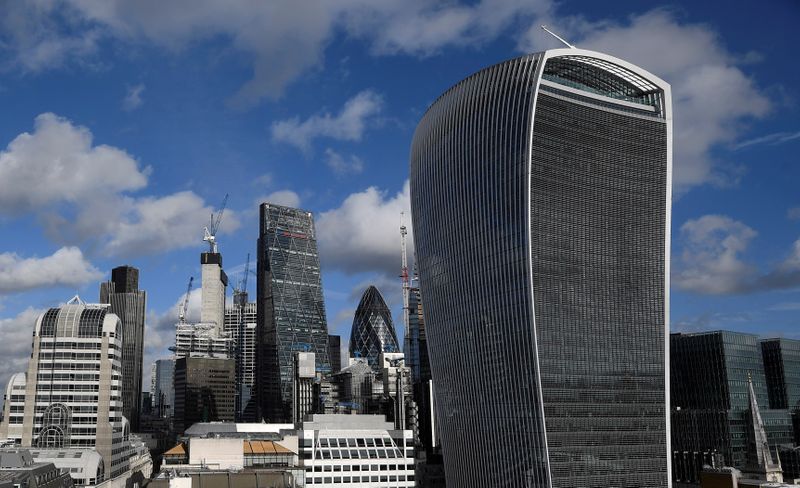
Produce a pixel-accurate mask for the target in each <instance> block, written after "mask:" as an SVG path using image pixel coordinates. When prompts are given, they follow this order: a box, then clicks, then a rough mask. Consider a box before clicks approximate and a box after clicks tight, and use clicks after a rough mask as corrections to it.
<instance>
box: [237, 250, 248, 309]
mask: <svg viewBox="0 0 800 488" xmlns="http://www.w3.org/2000/svg"><path fill="white" fill-rule="evenodd" d="M249 274H250V253H247V261H245V263H244V274H243V275H242V279H241V280H239V285H238V287H236V286H234V287H233V301H234V303H236V305H238V306H240V307H242V308H244V306H245V305H247V277H248V275H249Z"/></svg>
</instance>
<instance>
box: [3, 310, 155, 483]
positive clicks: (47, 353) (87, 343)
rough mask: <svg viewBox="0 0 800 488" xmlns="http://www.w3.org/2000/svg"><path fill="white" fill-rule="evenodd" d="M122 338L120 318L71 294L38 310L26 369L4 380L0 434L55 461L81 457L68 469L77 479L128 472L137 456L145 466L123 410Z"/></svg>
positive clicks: (37, 455)
mask: <svg viewBox="0 0 800 488" xmlns="http://www.w3.org/2000/svg"><path fill="white" fill-rule="evenodd" d="M122 345H123V324H122V322H121V321H120V319H119V317H117V316H116V315H115V314H113V313H111V312H110V311H109V306H108V305H107V304H87V303H84V302H83V301H81V300H80V298H78V297H77V296H76V297H75V298H73V299H72V300H70V301H69V302H68V303H67V304H66V305H64V306H61V307H58V308H51V309H49V310H48V311H47V312H45V313H43V314H42V315H40V316H39V318H38V319H37V320H36V324H35V326H34V330H33V351H32V354H31V359H30V361H28V370H27V373H26V374H17V375H14V376H13V377H12V379H11V383H10V384H9V388H8V391H9V393H10V395H9V398H8V402H7V403H6V406H5V412H4V413H5V415H4V419H3V422H2V423H0V438H5V439H9V440H13V441H15V442H16V443H17V444H19V445H21V446H22V447H26V448H35V449H33V450H32V451H33V453H34V457H35V458H37V459H43V458H47V459H49V458H54V459H56V461H54V462H55V464H56V466H57V467H59V468H64V467H65V465H64V464H61V460H62V459H73V458H74V459H82V460H84V458H86V460H85V462H82V464H81V466H82V467H81V469H80V470H79V471H72V470H70V474H71V475H72V476H73V478H75V479H76V480H80V481H81V483H80V484H82V485H94V484H99V483H101V482H102V481H104V480H110V479H112V478H119V477H129V476H130V470H131V468H132V467H133V464H134V461H133V459H134V458H136V457H138V458H140V460H141V461H142V462H143V463H144V464H150V468H152V464H151V462H150V460H149V455H146V459H143V458H141V455H140V454H137V448H136V446H135V445H134V443H133V437H131V436H130V424H129V423H128V420H127V419H126V418H125V417H124V415H123V406H124V403H123V400H122V393H123V390H122V386H123V367H122V354H123V351H122ZM144 452H145V453H146V450H145V451H144ZM84 454H86V456H84ZM66 462H68V461H66ZM120 479H121V480H122V481H123V484H124V480H125V478H120Z"/></svg>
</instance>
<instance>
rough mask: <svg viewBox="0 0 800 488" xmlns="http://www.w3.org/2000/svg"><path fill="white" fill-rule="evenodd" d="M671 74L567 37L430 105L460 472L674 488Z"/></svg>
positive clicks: (449, 449)
mask: <svg viewBox="0 0 800 488" xmlns="http://www.w3.org/2000/svg"><path fill="white" fill-rule="evenodd" d="M671 119H672V108H671V96H670V88H669V85H668V84H666V83H665V82H663V81H662V80H660V79H658V78H657V77H655V76H653V75H651V74H650V73H648V72H646V71H644V70H643V69H641V68H638V67H636V66H634V65H632V64H630V63H628V62H625V61H622V60H620V59H616V58H614V57H611V56H608V55H605V54H600V53H596V52H591V51H586V50H581V49H555V50H551V51H546V52H543V53H538V54H532V55H528V56H523V57H520V58H517V59H513V60H510V61H507V62H504V63H500V64H497V65H495V66H492V67H489V68H486V69H484V70H482V71H480V72H478V73H476V74H474V75H472V76H470V77H468V78H466V79H465V80H463V81H461V82H459V83H458V84H456V85H455V86H453V87H452V88H451V89H449V90H448V91H447V92H445V93H444V94H443V95H442V96H441V97H439V98H438V99H437V100H436V101H435V102H434V103H433V105H432V106H431V107H430V108H429V109H428V111H427V112H426V114H425V115H424V117H423V118H422V121H421V122H420V123H419V126H418V127H417V130H416V133H415V135H414V141H413V146H412V149H411V204H412V216H413V222H414V230H415V244H416V256H417V259H418V261H417V263H418V265H419V270H420V279H421V287H422V295H423V296H424V297H425V313H426V322H427V324H426V328H427V338H428V350H429V353H430V363H431V370H432V373H433V379H434V385H435V391H436V405H437V417H438V424H437V427H438V428H439V433H440V437H441V440H442V447H443V451H444V458H445V469H446V475H447V485H448V486H449V487H473V486H511V487H575V486H580V487H603V488H607V487H618V488H619V487H649V488H652V487H667V486H669V461H668V455H667V453H668V451H669V445H668V436H667V431H668V428H667V422H668V417H667V408H666V406H667V405H668V402H669V390H668V384H669V383H668V381H669V376H668V374H667V373H668V365H667V360H668V357H669V355H668V353H667V347H668V342H667V339H668V290H669V286H668V284H669V226H670V204H669V202H670V184H671V166H672V165H671V157H672V156H671V139H672V135H671V124H672V122H671Z"/></svg>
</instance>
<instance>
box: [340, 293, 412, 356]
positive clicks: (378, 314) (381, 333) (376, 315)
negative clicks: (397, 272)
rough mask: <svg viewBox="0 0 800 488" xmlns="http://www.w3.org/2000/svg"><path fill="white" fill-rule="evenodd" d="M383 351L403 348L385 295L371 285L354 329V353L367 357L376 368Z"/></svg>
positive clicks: (351, 349)
mask: <svg viewBox="0 0 800 488" xmlns="http://www.w3.org/2000/svg"><path fill="white" fill-rule="evenodd" d="M382 352H400V348H399V346H398V342H397V334H396V333H395V330H394V323H393V322H392V313H391V312H390V311H389V307H388V306H386V302H385V301H384V300H383V296H381V292H379V291H378V289H377V288H375V287H374V286H370V287H369V288H367V289H366V291H364V294H363V295H362V296H361V301H360V302H359V303H358V307H357V308H356V314H355V316H354V317H353V328H352V329H350V355H351V356H353V357H361V358H366V360H367V362H368V363H369V365H370V366H371V367H372V369H373V370H375V371H376V372H380V371H381V368H382V367H383V366H382V365H381V364H379V360H380V355H381V353H382Z"/></svg>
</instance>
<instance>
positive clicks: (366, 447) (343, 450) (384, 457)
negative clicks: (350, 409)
mask: <svg viewBox="0 0 800 488" xmlns="http://www.w3.org/2000/svg"><path fill="white" fill-rule="evenodd" d="M298 439H299V443H300V457H301V462H302V466H303V467H304V469H305V484H306V486H313V487H326V486H330V487H340V486H341V487H354V488H356V487H357V488H367V487H369V488H376V487H408V488H412V487H414V486H415V475H414V442H413V433H412V432H411V431H410V430H395V428H394V424H393V423H391V422H387V421H386V418H385V417H384V416H382V415H313V416H311V417H310V418H308V419H306V421H305V422H303V425H302V429H301V430H300V431H298Z"/></svg>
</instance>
